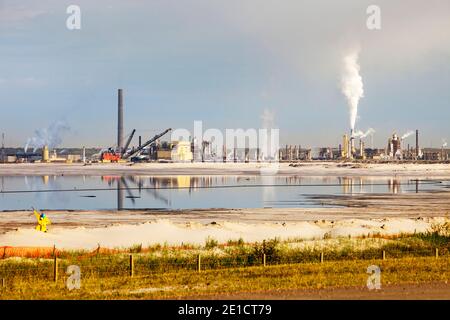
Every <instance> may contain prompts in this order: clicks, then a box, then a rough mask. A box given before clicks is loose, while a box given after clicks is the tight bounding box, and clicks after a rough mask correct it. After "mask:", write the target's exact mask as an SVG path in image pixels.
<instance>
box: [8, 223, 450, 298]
mask: <svg viewBox="0 0 450 320" xmlns="http://www.w3.org/2000/svg"><path fill="white" fill-rule="evenodd" d="M443 233H444V235H442V234H443ZM436 249H437V253H438V257H436ZM449 249H450V237H449V236H448V234H446V233H445V232H442V230H441V231H439V230H438V231H433V232H428V233H426V234H414V235H399V236H396V237H377V236H375V237H370V238H361V239H349V238H340V239H322V240H317V241H296V240H295V239H291V240H290V241H285V242H280V241H278V240H276V239H272V240H269V241H264V242H263V243H256V244H246V243H243V241H241V240H236V241H229V242H228V243H226V244H218V243H217V242H216V241H215V240H214V239H207V241H206V243H205V245H204V246H192V245H188V244H185V245H183V246H180V247H175V248H174V247H169V246H164V245H157V246H152V247H148V248H142V247H141V246H140V245H137V246H134V247H133V248H128V249H116V250H108V249H101V248H99V249H98V250H96V251H94V252H86V251H63V252H58V251H56V252H55V255H56V257H57V268H56V270H57V272H58V279H57V281H56V282H55V281H54V272H55V260H54V258H55V257H51V256H49V253H48V252H47V253H45V254H42V256H39V255H40V254H41V253H39V252H41V251H39V252H38V253H37V254H36V255H35V256H33V255H31V256H27V254H25V257H24V255H23V253H22V257H4V259H2V260H0V279H4V283H3V286H2V283H0V298H1V299H141V298H151V299H164V298H183V297H195V296H198V295H206V296H217V295H223V294H240V293H248V292H272V293H273V292H274V291H277V290H293V289H295V290H303V289H304V290H313V289H323V288H343V287H358V288H363V289H364V288H366V282H367V278H368V276H369V274H368V273H367V267H368V266H370V265H377V266H379V267H380V268H381V277H382V285H398V284H428V283H436V282H438V283H448V280H449V278H450V254H449ZM383 251H384V252H385V258H386V259H383V258H382V257H383ZM131 256H132V261H131V260H130V257H131ZM199 257H200V271H199V270H198V267H199ZM321 257H323V262H321ZM264 261H265V264H266V266H264ZM70 265H76V266H79V268H80V270H81V288H80V289H74V290H69V289H68V288H67V286H66V282H67V280H68V278H69V277H70V274H66V270H67V268H68V267H69V266H70ZM131 273H132V275H131ZM365 290H367V289H365ZM400 298H401V297H400Z"/></svg>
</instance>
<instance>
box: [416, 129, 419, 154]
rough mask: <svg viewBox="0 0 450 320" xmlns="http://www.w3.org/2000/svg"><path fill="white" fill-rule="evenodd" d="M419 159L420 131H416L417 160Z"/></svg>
mask: <svg viewBox="0 0 450 320" xmlns="http://www.w3.org/2000/svg"><path fill="white" fill-rule="evenodd" d="M418 159H419V130H416V160H418Z"/></svg>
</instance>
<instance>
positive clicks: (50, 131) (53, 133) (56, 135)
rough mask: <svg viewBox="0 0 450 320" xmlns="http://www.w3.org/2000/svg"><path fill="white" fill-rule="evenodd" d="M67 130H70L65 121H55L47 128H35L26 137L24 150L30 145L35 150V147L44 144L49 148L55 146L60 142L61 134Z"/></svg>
mask: <svg viewBox="0 0 450 320" xmlns="http://www.w3.org/2000/svg"><path fill="white" fill-rule="evenodd" d="M68 131H70V127H69V125H68V124H67V123H66V122H65V121H55V122H53V123H52V124H50V126H48V127H47V128H41V129H36V130H35V131H34V136H33V137H31V138H28V140H27V143H26V144H25V147H24V151H25V152H27V150H28V148H29V147H32V148H33V152H35V151H36V149H38V148H42V147H44V146H45V145H47V146H48V147H49V148H50V149H51V148H55V147H57V146H59V145H60V144H61V142H62V136H63V134H64V133H65V132H68Z"/></svg>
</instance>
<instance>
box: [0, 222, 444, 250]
mask: <svg viewBox="0 0 450 320" xmlns="http://www.w3.org/2000/svg"><path fill="white" fill-rule="evenodd" d="M444 222H450V218H448V217H447V218H445V217H438V218H417V219H409V218H391V219H347V220H340V221H326V220H320V221H314V222H310V221H304V222H296V223H257V224H255V223H240V222H227V221H218V222H215V223H213V224H211V223H210V224H202V223H195V222H193V223H190V222H188V223H175V222H172V221H170V220H157V221H154V222H146V223H142V224H137V225H113V226H109V227H103V228H98V227H97V228H85V227H77V228H58V227H56V228H53V229H51V231H50V232H49V233H42V232H38V231H35V230H33V229H31V228H27V229H25V228H19V229H18V230H16V231H11V232H7V233H5V234H2V235H0V245H8V246H23V247H33V246H36V247H51V246H53V245H55V246H56V247H57V248H60V249H94V248H96V247H97V246H98V245H100V246H102V247H108V248H120V247H131V246H133V245H136V244H142V245H143V246H147V245H152V244H158V243H159V244H164V243H167V244H169V245H180V244H182V243H185V244H186V243H190V244H198V245H203V244H205V241H206V240H207V239H208V238H212V239H215V240H217V241H219V243H226V242H227V241H228V240H230V239H231V240H237V239H240V238H242V239H243V240H244V241H245V242H256V241H262V240H265V239H272V238H275V237H277V238H279V239H281V240H288V239H294V238H295V239H305V240H308V239H309V240H311V239H323V238H336V237H349V236H351V237H356V236H363V235H366V236H367V235H368V234H374V233H379V234H382V235H393V234H399V233H414V232H425V231H427V230H429V229H430V227H431V226H432V224H435V223H444Z"/></svg>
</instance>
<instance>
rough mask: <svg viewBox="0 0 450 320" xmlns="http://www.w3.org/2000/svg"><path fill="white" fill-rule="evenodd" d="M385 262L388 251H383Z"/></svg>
mask: <svg viewBox="0 0 450 320" xmlns="http://www.w3.org/2000/svg"><path fill="white" fill-rule="evenodd" d="M383 260H386V251H384V250H383Z"/></svg>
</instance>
